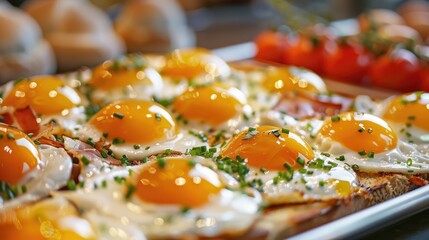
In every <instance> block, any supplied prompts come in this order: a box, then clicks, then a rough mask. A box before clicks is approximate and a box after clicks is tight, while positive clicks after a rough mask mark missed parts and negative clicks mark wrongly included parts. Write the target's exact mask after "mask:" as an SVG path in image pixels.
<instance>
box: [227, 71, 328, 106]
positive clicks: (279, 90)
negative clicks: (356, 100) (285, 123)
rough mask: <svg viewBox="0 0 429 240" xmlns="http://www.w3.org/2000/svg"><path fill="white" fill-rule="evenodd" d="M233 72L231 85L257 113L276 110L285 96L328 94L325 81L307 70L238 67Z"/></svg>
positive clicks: (230, 80)
mask: <svg viewBox="0 0 429 240" xmlns="http://www.w3.org/2000/svg"><path fill="white" fill-rule="evenodd" d="M233 73H234V74H233V76H232V77H231V78H230V79H229V81H228V80H227V82H228V83H230V84H232V85H233V86H236V87H238V88H239V89H240V90H242V91H243V92H244V93H245V94H246V96H247V98H248V101H249V104H250V106H251V107H252V108H253V109H255V110H256V111H266V110H270V109H273V108H274V107H275V105H276V104H277V103H278V102H279V100H280V98H281V95H283V94H291V93H294V92H309V93H315V94H316V93H326V92H327V88H326V85H325V83H324V81H323V80H322V79H321V78H320V77H319V76H318V75H317V74H315V73H313V72H311V71H309V70H307V69H303V68H297V67H274V66H269V67H261V66H255V65H251V66H248V67H243V66H236V67H235V71H234V72H233Z"/></svg>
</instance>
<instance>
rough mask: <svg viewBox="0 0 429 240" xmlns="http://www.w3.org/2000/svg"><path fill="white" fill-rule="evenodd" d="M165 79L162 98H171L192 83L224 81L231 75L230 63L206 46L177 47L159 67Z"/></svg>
mask: <svg viewBox="0 0 429 240" xmlns="http://www.w3.org/2000/svg"><path fill="white" fill-rule="evenodd" d="M159 72H160V73H161V75H162V77H163V79H164V88H163V90H162V93H161V98H165V99H168V98H171V97H172V96H177V95H180V94H181V93H183V92H184V91H186V89H187V88H188V87H189V86H190V85H196V84H198V85H205V84H210V83H213V82H215V81H224V80H226V79H228V78H229V76H230V75H231V68H230V67H229V65H228V64H227V63H226V62H225V61H224V60H223V59H221V58H219V57H218V56H216V55H214V54H213V53H212V52H211V51H209V50H207V49H204V48H188V49H177V50H174V51H173V52H171V53H170V54H168V55H167V56H166V57H165V59H164V62H163V64H162V66H161V67H160V68H159Z"/></svg>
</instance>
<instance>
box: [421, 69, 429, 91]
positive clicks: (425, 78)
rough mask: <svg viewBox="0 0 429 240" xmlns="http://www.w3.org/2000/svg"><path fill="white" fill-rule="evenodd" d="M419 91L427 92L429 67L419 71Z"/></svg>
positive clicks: (428, 89)
mask: <svg viewBox="0 0 429 240" xmlns="http://www.w3.org/2000/svg"><path fill="white" fill-rule="evenodd" d="M419 77H420V90H422V91H425V92H429V65H426V66H422V68H421V69H420V75H419Z"/></svg>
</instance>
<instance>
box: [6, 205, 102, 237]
mask: <svg viewBox="0 0 429 240" xmlns="http://www.w3.org/2000/svg"><path fill="white" fill-rule="evenodd" d="M76 215H77V211H76V210H75V209H73V207H72V206H70V205H69V204H67V202H63V204H62V205H54V206H48V205H47V204H46V203H44V202H42V203H38V204H36V206H30V207H28V206H27V207H23V208H20V209H17V210H14V211H9V212H6V213H2V214H0V217H1V218H0V232H1V239H3V240H15V239H35V240H39V239H40V240H46V239H70V240H74V239H76V240H78V239H95V234H94V232H93V230H92V227H91V226H90V224H89V222H87V221H86V220H84V219H81V218H78V217H77V216H76Z"/></svg>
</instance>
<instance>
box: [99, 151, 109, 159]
mask: <svg viewBox="0 0 429 240" xmlns="http://www.w3.org/2000/svg"><path fill="white" fill-rule="evenodd" d="M100 154H101V157H102V158H107V157H108V154H107V153H106V152H105V151H101V152H100Z"/></svg>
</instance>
